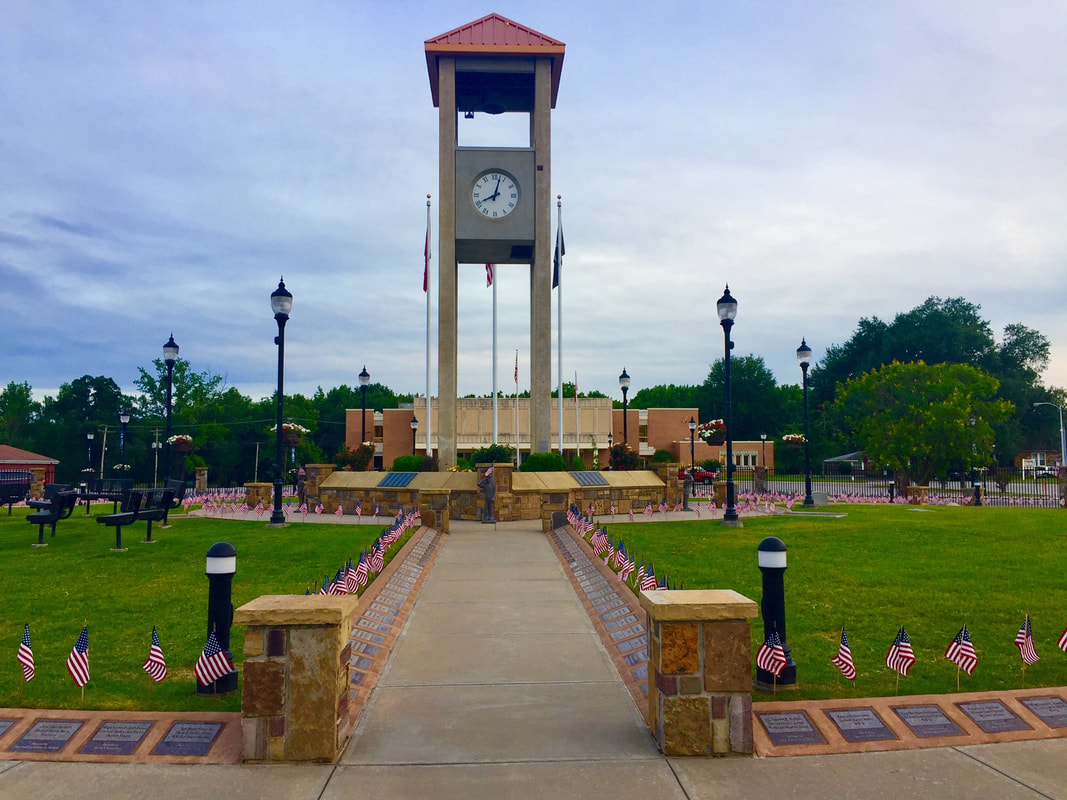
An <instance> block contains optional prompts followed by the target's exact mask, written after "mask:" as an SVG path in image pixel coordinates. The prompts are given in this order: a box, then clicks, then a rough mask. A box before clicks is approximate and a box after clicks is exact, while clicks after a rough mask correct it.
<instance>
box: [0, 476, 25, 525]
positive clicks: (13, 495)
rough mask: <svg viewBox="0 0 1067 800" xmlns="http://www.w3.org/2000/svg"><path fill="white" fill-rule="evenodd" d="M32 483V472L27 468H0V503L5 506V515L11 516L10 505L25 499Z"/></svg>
mask: <svg viewBox="0 0 1067 800" xmlns="http://www.w3.org/2000/svg"><path fill="white" fill-rule="evenodd" d="M32 483H33V473H32V472H30V471H29V470H28V469H0V505H6V506H7V515H8V516H9V517H10V516H11V506H13V505H15V503H17V502H19V501H20V500H25V499H26V496H27V495H28V494H29V493H30V485H31V484H32Z"/></svg>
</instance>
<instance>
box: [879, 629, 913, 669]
mask: <svg viewBox="0 0 1067 800" xmlns="http://www.w3.org/2000/svg"><path fill="white" fill-rule="evenodd" d="M914 663H915V651H914V650H912V649H911V639H909V638H908V632H907V631H906V630H904V626H903V625H901V626H900V630H899V631H897V635H896V638H895V639H893V644H892V645H891V646H890V648H889V652H888V653H886V657H885V665H886V666H887V667H889V668H890V669H891V670H895V671H896V672H899V673H900V674H901V675H904V676H905V677H907V674H908V670H909V669H911V665H912V664H914Z"/></svg>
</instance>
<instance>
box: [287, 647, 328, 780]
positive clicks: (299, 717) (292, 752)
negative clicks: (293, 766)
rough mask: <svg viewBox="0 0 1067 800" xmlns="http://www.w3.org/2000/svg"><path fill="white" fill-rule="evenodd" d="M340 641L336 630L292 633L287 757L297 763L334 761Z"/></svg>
mask: <svg viewBox="0 0 1067 800" xmlns="http://www.w3.org/2000/svg"><path fill="white" fill-rule="evenodd" d="M337 639H338V637H337V629H336V628H326V627H300V628H293V629H292V630H291V631H290V632H289V692H290V697H289V725H288V726H287V727H288V740H289V741H288V747H287V749H286V756H287V757H288V758H290V759H293V760H295V761H313V760H319V759H324V758H333V755H334V751H335V750H336V747H337V741H336V730H335V723H334V721H335V716H334V714H335V711H336V708H337V653H338V651H339V650H340V642H339V641H338V640H337ZM324 722H328V723H329V724H324Z"/></svg>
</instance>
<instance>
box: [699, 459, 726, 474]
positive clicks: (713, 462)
mask: <svg viewBox="0 0 1067 800" xmlns="http://www.w3.org/2000/svg"><path fill="white" fill-rule="evenodd" d="M700 466H702V467H703V468H704V469H707V470H711V471H712V472H718V471H719V470H720V469H721V468H722V464H720V463H719V459H717V458H706V459H704V460H703V461H701V462H700Z"/></svg>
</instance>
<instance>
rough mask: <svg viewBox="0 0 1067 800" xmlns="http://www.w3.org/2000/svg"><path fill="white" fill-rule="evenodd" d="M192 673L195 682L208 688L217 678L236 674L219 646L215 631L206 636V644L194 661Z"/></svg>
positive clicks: (231, 662) (234, 668)
mask: <svg viewBox="0 0 1067 800" xmlns="http://www.w3.org/2000/svg"><path fill="white" fill-rule="evenodd" d="M193 672H195V673H196V682H197V683H199V684H200V685H201V686H208V685H210V684H212V683H214V682H215V681H217V680H218V679H219V678H221V677H223V676H225V675H229V674H230V673H231V672H236V667H234V665H233V661H231V660H230V657H229V656H228V655H227V654H226V651H225V650H223V649H222V647H220V646H219V638H218V637H217V636H216V635H215V631H211V633H210V634H208V637H207V644H206V645H204V649H203V651H202V652H201V653H200V658H198V659H197V660H196V666H195V667H194V668H193Z"/></svg>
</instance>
